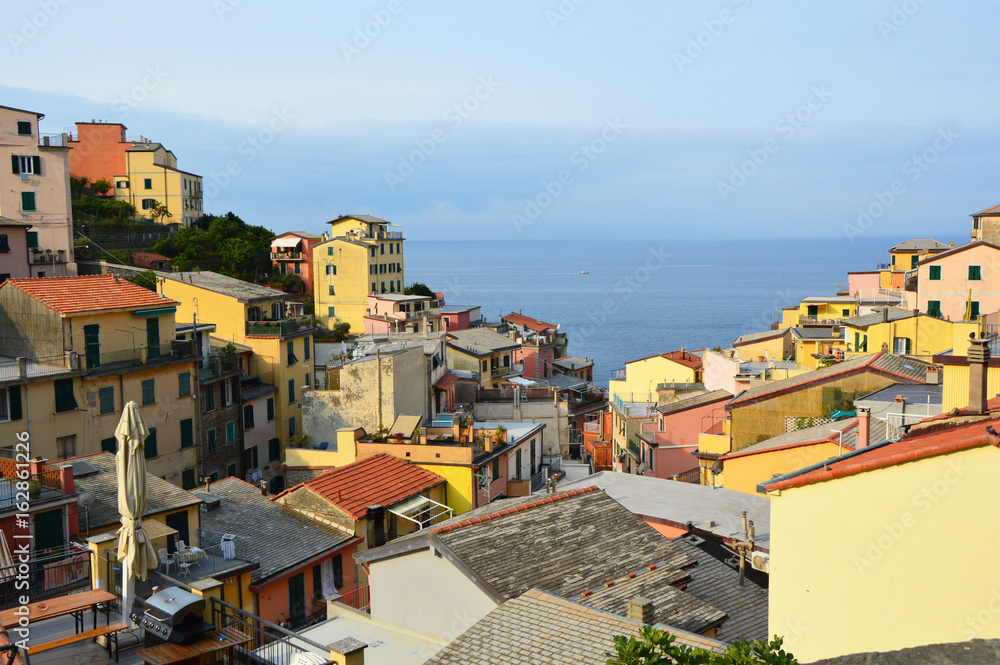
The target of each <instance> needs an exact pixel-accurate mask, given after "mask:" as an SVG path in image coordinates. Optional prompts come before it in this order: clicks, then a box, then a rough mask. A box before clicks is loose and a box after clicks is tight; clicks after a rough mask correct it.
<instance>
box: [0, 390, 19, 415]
mask: <svg viewBox="0 0 1000 665" xmlns="http://www.w3.org/2000/svg"><path fill="white" fill-rule="evenodd" d="M20 419H21V386H11V387H9V388H0V423H5V422H8V421H11V420H20Z"/></svg>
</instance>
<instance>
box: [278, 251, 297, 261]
mask: <svg viewBox="0 0 1000 665" xmlns="http://www.w3.org/2000/svg"><path fill="white" fill-rule="evenodd" d="M271 260H272V261H301V260H302V252H271Z"/></svg>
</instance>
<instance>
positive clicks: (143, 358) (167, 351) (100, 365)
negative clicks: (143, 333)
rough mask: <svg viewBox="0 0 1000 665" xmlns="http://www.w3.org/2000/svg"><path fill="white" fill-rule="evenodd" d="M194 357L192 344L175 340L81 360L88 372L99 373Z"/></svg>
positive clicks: (83, 357)
mask: <svg viewBox="0 0 1000 665" xmlns="http://www.w3.org/2000/svg"><path fill="white" fill-rule="evenodd" d="M194 357H195V352H194V343H193V342H192V341H191V340H187V339H176V340H174V341H173V342H171V343H169V344H160V345H158V346H142V347H138V348H135V349H123V350H121V351H108V352H106V353H101V354H98V356H97V357H94V356H93V355H86V354H84V355H83V356H82V360H83V362H84V364H85V366H86V369H87V371H88V372H100V371H104V370H114V369H121V368H123V367H139V366H141V365H152V364H155V363H161V362H165V361H168V360H178V359H182V358H194Z"/></svg>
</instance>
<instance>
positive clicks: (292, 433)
mask: <svg viewBox="0 0 1000 665" xmlns="http://www.w3.org/2000/svg"><path fill="white" fill-rule="evenodd" d="M288 436H295V416H292V417H290V418H289V419H288Z"/></svg>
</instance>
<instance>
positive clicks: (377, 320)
mask: <svg viewBox="0 0 1000 665" xmlns="http://www.w3.org/2000/svg"><path fill="white" fill-rule="evenodd" d="M331 288H332V287H331ZM364 320H365V334H366V335H368V334H372V333H376V334H377V333H394V332H427V333H434V332H440V331H441V308H440V306H439V303H438V301H437V300H432V299H431V298H430V297H429V296H406V295H403V294H401V293H382V294H371V295H369V296H368V310H367V314H366V315H365V317H364Z"/></svg>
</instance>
